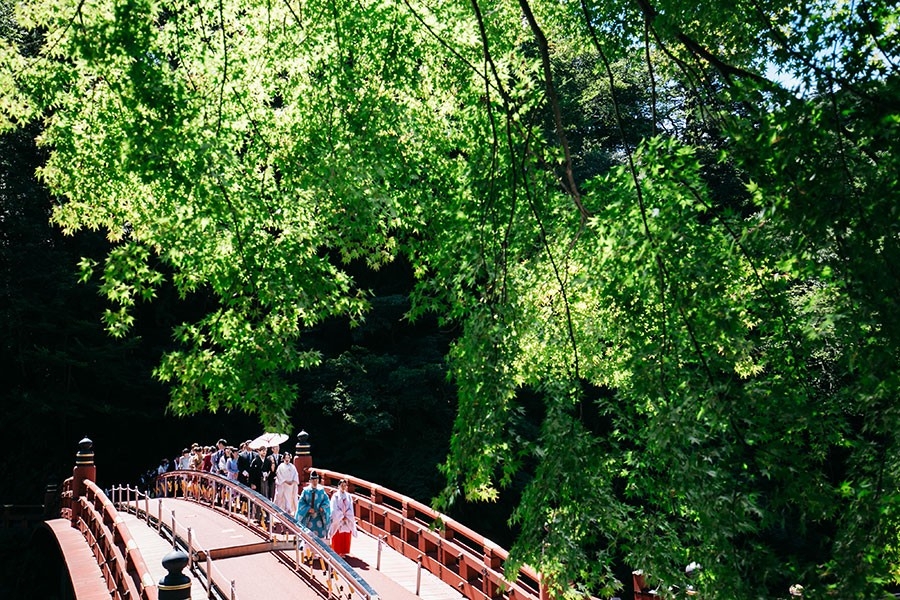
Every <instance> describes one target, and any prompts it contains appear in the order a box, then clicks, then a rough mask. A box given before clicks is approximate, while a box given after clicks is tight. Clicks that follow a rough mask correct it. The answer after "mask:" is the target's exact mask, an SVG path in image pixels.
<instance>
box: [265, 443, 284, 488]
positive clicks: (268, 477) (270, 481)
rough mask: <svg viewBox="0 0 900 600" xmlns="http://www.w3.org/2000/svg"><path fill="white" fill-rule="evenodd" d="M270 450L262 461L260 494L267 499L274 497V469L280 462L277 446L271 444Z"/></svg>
mask: <svg viewBox="0 0 900 600" xmlns="http://www.w3.org/2000/svg"><path fill="white" fill-rule="evenodd" d="M270 450H271V452H269V455H268V456H266V459H265V460H264V461H263V482H262V495H263V496H265V497H266V498H268V499H269V500H274V499H275V470H276V469H277V468H278V465H280V464H281V452H280V448H279V447H278V446H272V447H271V448H270Z"/></svg>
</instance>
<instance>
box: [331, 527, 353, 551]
mask: <svg viewBox="0 0 900 600" xmlns="http://www.w3.org/2000/svg"><path fill="white" fill-rule="evenodd" d="M331 549H332V550H334V551H335V552H336V553H337V554H338V555H340V556H344V555H345V554H350V532H349V531H342V532H340V533H336V534H334V535H333V536H331Z"/></svg>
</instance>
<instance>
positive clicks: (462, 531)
mask: <svg viewBox="0 0 900 600" xmlns="http://www.w3.org/2000/svg"><path fill="white" fill-rule="evenodd" d="M316 471H317V472H318V473H319V476H320V477H322V478H323V480H322V482H323V484H325V485H327V486H328V487H335V486H336V485H337V483H338V481H340V480H341V479H346V480H347V482H348V484H349V485H348V487H349V489H350V491H351V492H352V493H353V496H354V501H355V504H356V514H357V517H358V518H359V520H360V523H359V526H360V527H361V528H362V529H364V530H365V531H368V532H369V533H371V534H373V535H376V536H378V535H384V536H386V537H385V541H386V543H387V544H388V545H390V546H391V547H392V548H393V549H394V550H397V551H398V552H401V553H402V554H403V555H404V556H406V557H407V558H410V559H412V560H414V561H418V560H421V561H422V567H423V568H425V569H427V570H428V571H429V572H431V573H432V574H434V575H435V576H437V577H439V578H440V579H441V580H442V581H444V582H445V583H447V584H450V585H452V586H453V587H455V588H457V589H458V590H460V592H461V593H462V594H464V595H465V596H466V598H469V600H496V599H498V598H503V599H504V600H537V599H538V598H540V597H541V589H540V576H539V575H538V574H537V572H536V571H535V570H534V569H532V568H530V567H528V566H523V567H522V568H520V569H519V573H518V576H517V577H516V579H515V580H514V581H508V580H507V579H506V577H505V575H504V570H503V567H504V565H505V563H506V561H507V559H508V558H509V553H508V552H507V551H506V550H504V549H503V548H500V547H499V546H497V545H496V544H494V543H493V542H492V541H491V540H489V539H487V538H485V537H483V536H481V535H479V534H478V533H476V532H475V531H473V530H472V529H470V528H468V527H466V526H465V525H463V524H462V523H458V522H457V521H454V520H453V519H451V518H450V517H447V516H445V515H442V514H441V513H438V512H437V511H435V510H432V509H431V508H430V507H429V506H427V505H425V504H422V503H421V502H418V501H416V500H414V499H412V498H409V497H407V496H404V495H402V494H398V493H397V492H394V491H392V490H389V489H387V488H383V487H381V486H378V485H376V484H374V483H371V482H368V481H365V480H364V479H359V478H357V477H353V476H351V475H345V474H343V473H338V472H336V471H329V470H326V469H321V468H318V467H316Z"/></svg>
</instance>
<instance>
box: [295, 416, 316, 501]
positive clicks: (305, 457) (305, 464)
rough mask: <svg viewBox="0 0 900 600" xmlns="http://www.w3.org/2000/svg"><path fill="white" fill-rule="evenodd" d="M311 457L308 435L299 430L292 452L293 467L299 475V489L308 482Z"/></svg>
mask: <svg viewBox="0 0 900 600" xmlns="http://www.w3.org/2000/svg"><path fill="white" fill-rule="evenodd" d="M312 464H313V462H312V455H311V454H310V451H309V434H308V433H306V432H305V431H303V430H302V429H301V430H300V433H298V434H297V446H296V448H295V450H294V466H295V467H296V468H297V473H299V474H300V489H301V490H302V489H303V486H304V485H306V482H307V481H309V471H310V469H312Z"/></svg>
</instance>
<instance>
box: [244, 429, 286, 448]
mask: <svg viewBox="0 0 900 600" xmlns="http://www.w3.org/2000/svg"><path fill="white" fill-rule="evenodd" d="M287 439H288V436H287V435H285V434H283V433H264V434H262V435H261V436H259V437H258V438H256V439H255V440H253V441H252V442H250V448H252V449H253V450H259V449H260V448H271V447H272V446H277V445H278V444H281V443H283V442H286V441H287Z"/></svg>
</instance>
